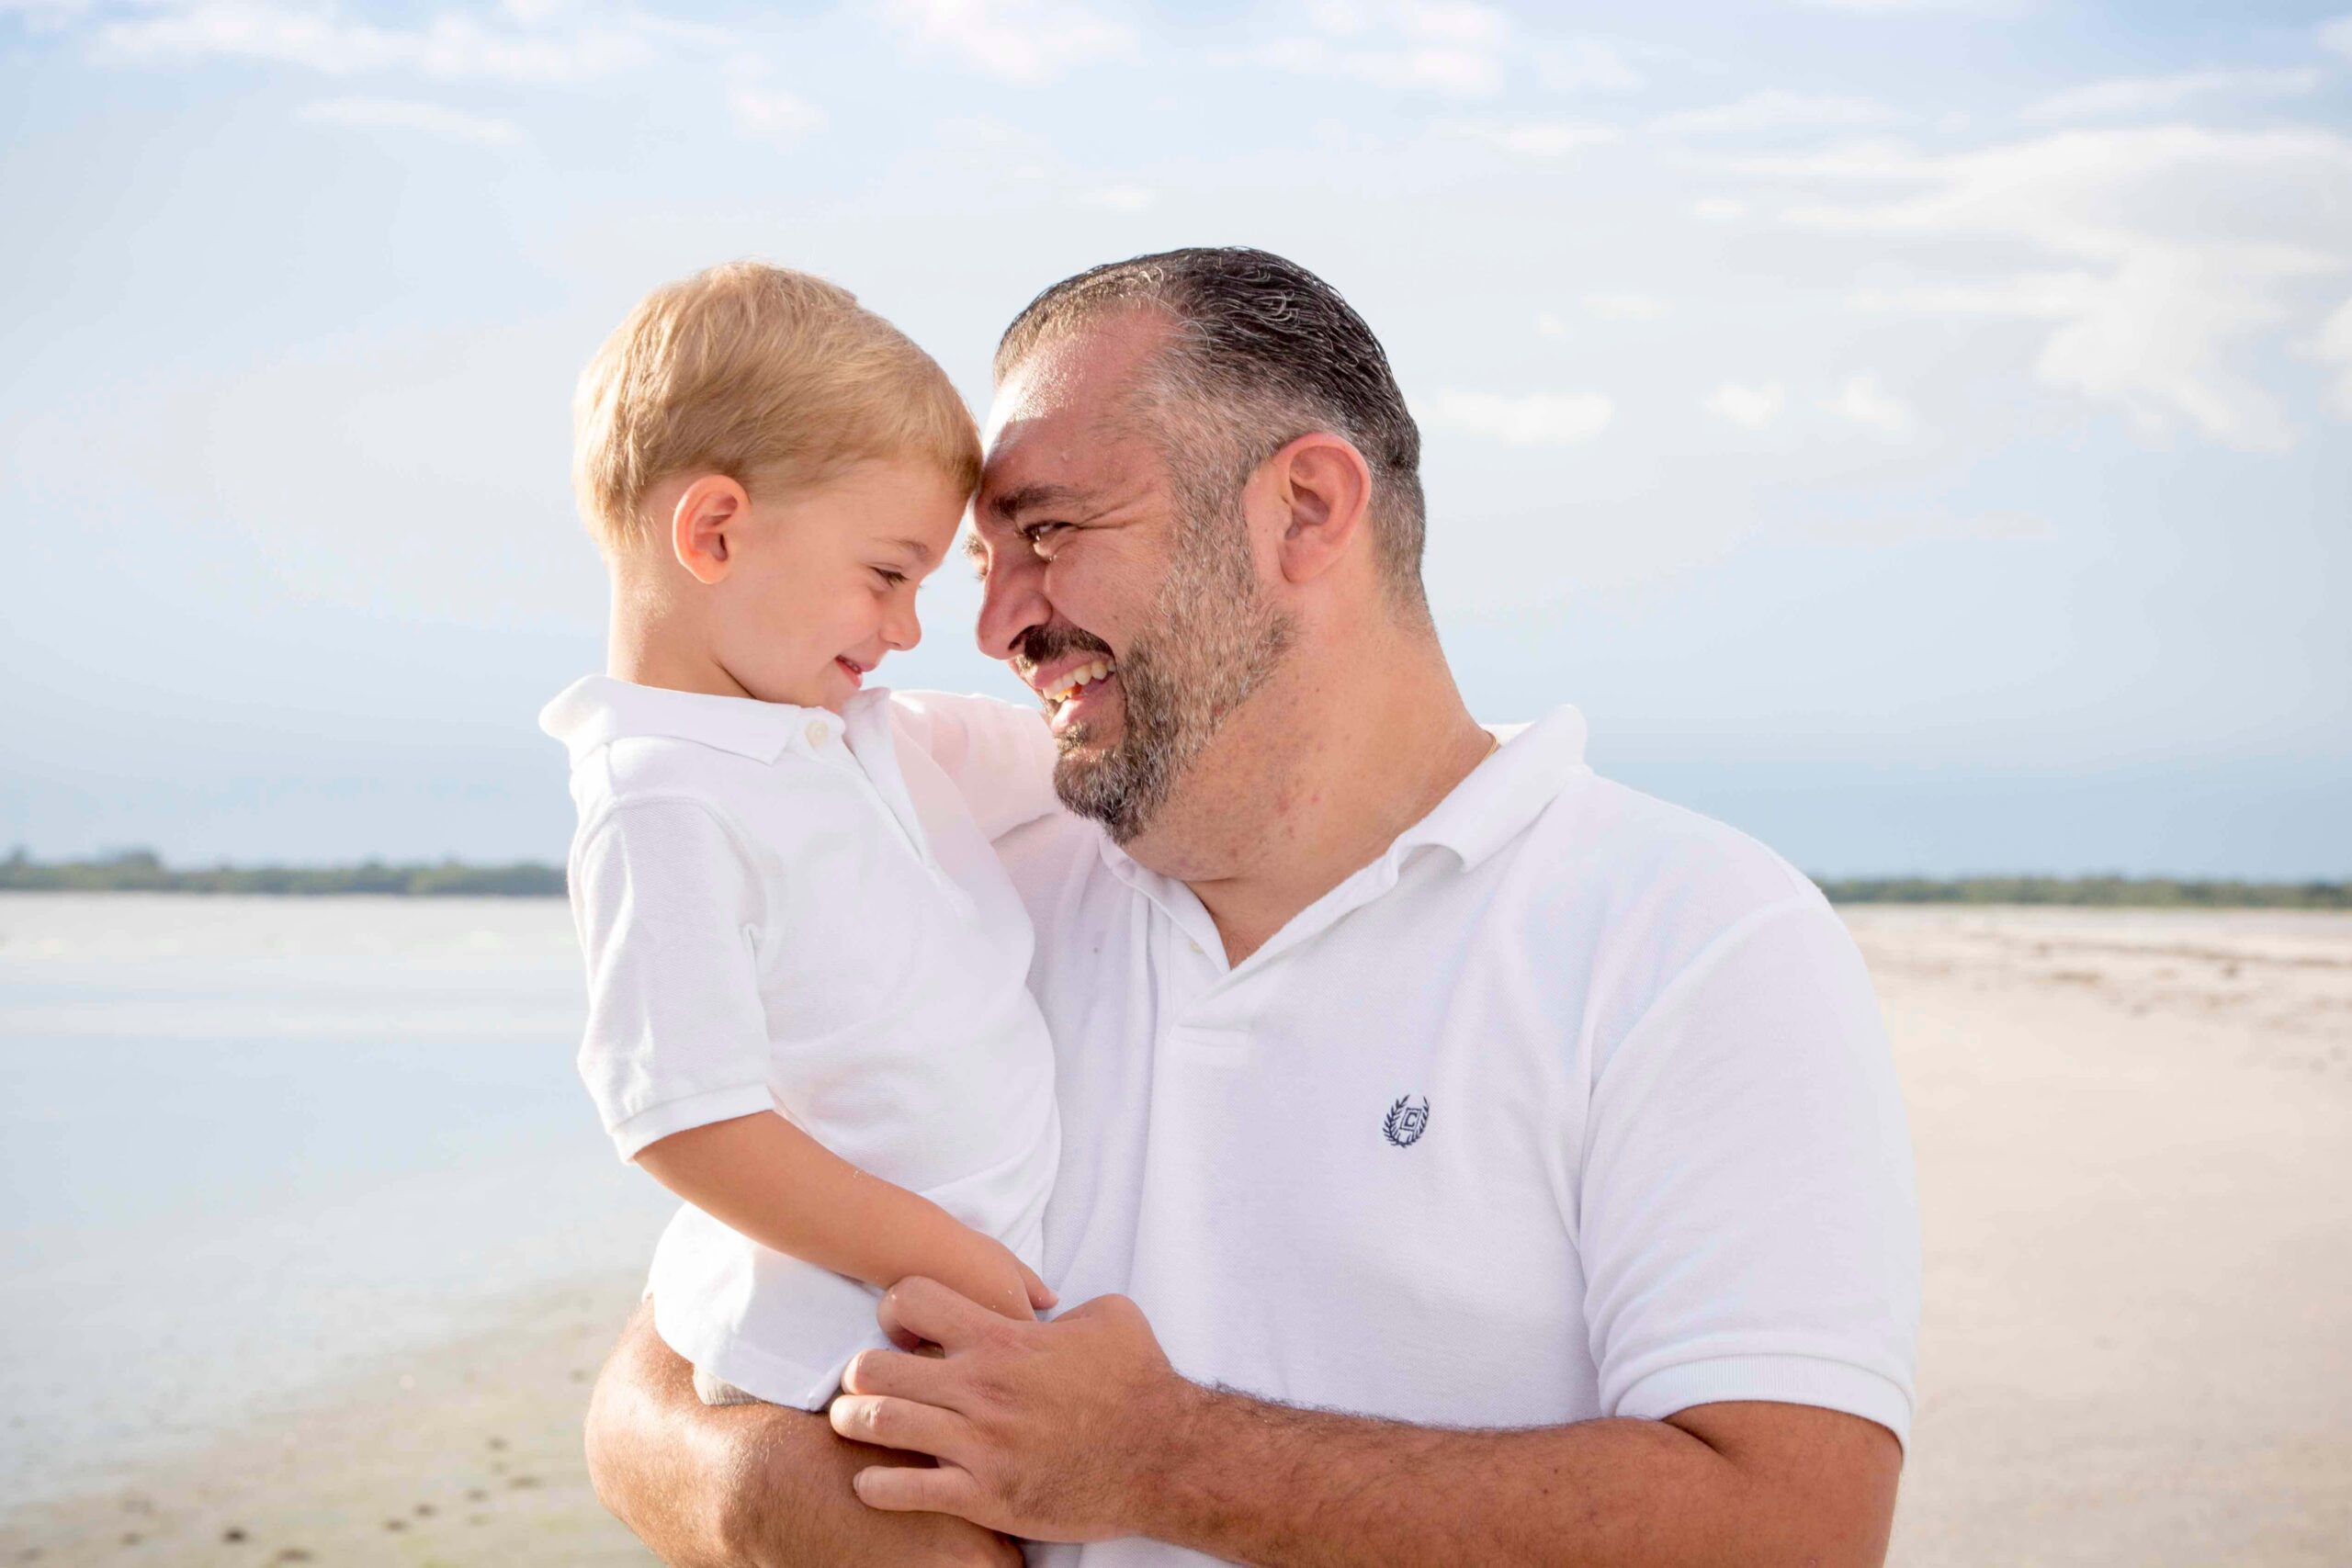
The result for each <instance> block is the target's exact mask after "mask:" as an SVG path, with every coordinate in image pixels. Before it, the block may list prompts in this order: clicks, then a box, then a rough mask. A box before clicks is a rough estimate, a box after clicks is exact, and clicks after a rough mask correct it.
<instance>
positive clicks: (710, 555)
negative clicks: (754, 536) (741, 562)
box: [670, 474, 752, 583]
mask: <svg viewBox="0 0 2352 1568" xmlns="http://www.w3.org/2000/svg"><path fill="white" fill-rule="evenodd" d="M751 510H752V498H751V496H750V495H748V494H747V493H745V491H744V490H743V487H742V486H741V485H740V484H737V483H736V482H735V481H734V480H733V479H729V478H728V477H727V476H726V475H725V474H705V475H704V476H703V477H702V478H700V479H696V480H695V482H694V483H692V484H690V485H688V486H687V487H686V488H685V490H684V491H682V492H681V493H680V494H679V496H678V504H677V505H676V506H674V507H673V508H671V510H670V548H671V550H672V552H673V554H675V555H676V556H677V558H678V564H679V565H680V566H683V567H684V568H685V569H686V570H688V571H690V572H692V573H693V574H694V578H695V581H697V582H704V583H709V582H717V581H718V580H719V579H720V578H722V577H725V576H726V575H727V573H728V570H729V568H730V567H732V566H733V565H734V562H735V552H734V551H733V549H731V548H730V547H729V541H728V536H729V532H730V531H732V530H734V529H737V528H740V527H741V525H742V524H743V521H744V519H745V517H746V516H747V515H748V514H749V513H750V512H751Z"/></svg>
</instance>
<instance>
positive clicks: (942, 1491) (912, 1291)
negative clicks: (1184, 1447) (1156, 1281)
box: [832, 1280, 1203, 1540]
mask: <svg viewBox="0 0 2352 1568" xmlns="http://www.w3.org/2000/svg"><path fill="white" fill-rule="evenodd" d="M881 1318H882V1325H883V1327H884V1329H885V1330H886V1331H888V1334H889V1336H890V1337H891V1338H892V1339H893V1340H894V1341H896V1342H897V1343H899V1344H900V1345H903V1346H907V1347H909V1348H912V1347H914V1346H916V1345H918V1344H922V1343H929V1344H933V1345H937V1346H938V1347H939V1348H941V1349H942V1350H943V1351H944V1352H945V1353H944V1355H943V1356H939V1357H930V1356H917V1355H911V1354H907V1353H904V1352H899V1351H890V1350H867V1351H864V1352H862V1353H860V1354H859V1355H858V1357H857V1358H856V1359H854V1360H853V1361H851V1362H850V1365H849V1371H848V1374H847V1375H846V1376H845V1377H844V1378H843V1379H842V1388H843V1390H844V1391H845V1392H844V1393H842V1395H841V1397H840V1398H838V1399H836V1400H834V1401H833V1405H832V1423H833V1430H834V1431H836V1432H838V1433H840V1434H841V1435H842V1437H844V1438H851V1439H853V1440H854V1441H857V1442H861V1443H873V1444H878V1445H881V1446H883V1447H886V1448H892V1449H903V1450H910V1451H912V1452H916V1453H922V1454H930V1455H932V1456H933V1457H935V1458H936V1459H937V1460H938V1461H939V1463H938V1466H937V1467H936V1468H934V1469H913V1468H907V1467H905V1466H889V1465H876V1466H871V1467H869V1468H866V1469H864V1470H861V1471H859V1472H857V1475H856V1478H855V1481H856V1487H857V1495H858V1496H859V1497H861V1498H863V1499H864V1500H865V1502H866V1503H867V1504H869V1505H871V1506H874V1507H875V1508H877V1509H883V1510H887V1511H889V1512H893V1513H896V1512H899V1511H903V1510H909V1509H922V1510H930V1511H933V1512H937V1513H946V1514H955V1515H959V1516H961V1517H964V1518H967V1519H970V1520H972V1521H974V1522H975V1523H978V1524H982V1525H986V1526H988V1527H989V1529H998V1530H1003V1531H1005V1532H1006V1533H1008V1534H1011V1535H1017V1536H1025V1537H1027V1538H1029V1539H1030V1540H1103V1539H1105V1538H1107V1537H1111V1536H1118V1535H1131V1534H1134V1533H1136V1529H1137V1521H1138V1519H1139V1517H1141V1515H1140V1513H1139V1506H1140V1505H1141V1503H1142V1501H1143V1498H1144V1496H1145V1495H1146V1493H1147V1491H1148V1488H1149V1486H1150V1484H1151V1482H1152V1480H1153V1477H1154V1476H1155V1474H1156V1473H1157V1472H1158V1471H1159V1464H1158V1462H1157V1460H1156V1459H1155V1458H1154V1457H1153V1456H1160V1455H1165V1454H1167V1453H1168V1452H1169V1451H1170V1447H1169V1446H1170V1444H1171V1443H1181V1442H1182V1440H1183V1434H1184V1431H1185V1429H1186V1427H1187V1424H1188V1421H1189V1419H1190V1416H1191V1415H1192V1413H1193V1411H1194V1410H1195V1409H1196V1408H1197V1403H1198V1401H1199V1400H1200V1398H1201V1397H1202V1394H1203V1391H1202V1390H1201V1389H1199V1388H1197V1387H1196V1386H1195V1385H1193V1383H1190V1382H1186V1381H1185V1380H1184V1379H1183V1378H1182V1377H1180V1376H1178V1375H1177V1372H1176V1371H1175V1369H1174V1368H1173V1367H1170V1365H1169V1364H1168V1358H1167V1356H1166V1355H1165V1354H1163V1353H1162V1352H1161V1350H1160V1348H1159V1340H1158V1339H1156V1338H1155V1337H1153V1335H1152V1332H1151V1325H1149V1324H1148V1323H1146V1322H1145V1321H1144V1316H1143V1314H1142V1312H1141V1311H1139V1310H1138V1309H1137V1308H1136V1304H1135V1303H1133V1302H1131V1301H1128V1300H1127V1299H1126V1298H1125V1297H1124V1296H1101V1297H1097V1298H1096V1299H1095V1300H1093V1301H1091V1302H1087V1303H1084V1304H1082V1305H1080V1306H1076V1307H1073V1308H1071V1309H1070V1310H1069V1312H1067V1313H1064V1314H1062V1315H1061V1316H1060V1317H1059V1318H1057V1319H1056V1320H1055V1321H1054V1322H1052V1323H1016V1322H1013V1321H1012V1320H1010V1319H1007V1318H1004V1317H1000V1316H998V1315H997V1314H994V1313H991V1312H988V1311H986V1310H984V1309H982V1308H981V1307H978V1306H977V1305H975V1304H974V1303H971V1302H968V1301H967V1300H965V1299H964V1298H963V1297H962V1296H959V1295H957V1294H956V1292H953V1291H951V1290H949V1289H948V1288H947V1287H946V1286H944V1285H942V1284H940V1283H938V1282H937V1281H935V1280H901V1281H900V1282H899V1284H898V1285H897V1286H895V1287H894V1288H892V1289H891V1290H890V1292H888V1294H886V1295H885V1296H884V1297H883V1298H882V1312H881Z"/></svg>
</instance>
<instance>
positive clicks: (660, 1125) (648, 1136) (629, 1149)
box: [609, 1084, 775, 1160]
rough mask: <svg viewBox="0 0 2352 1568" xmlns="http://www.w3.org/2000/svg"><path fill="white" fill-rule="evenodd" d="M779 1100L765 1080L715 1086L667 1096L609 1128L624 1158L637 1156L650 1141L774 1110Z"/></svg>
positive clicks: (615, 1145) (616, 1146)
mask: <svg viewBox="0 0 2352 1568" xmlns="http://www.w3.org/2000/svg"><path fill="white" fill-rule="evenodd" d="M773 1110H775V1100H774V1099H773V1098H772V1097H771V1096H770V1095H769V1094H768V1087H767V1085H765V1084H739V1085H737V1086H735V1087H734V1088H732V1089H712V1090H710V1091H709V1092H708V1093H707V1094H690V1095H688V1096H686V1097H685V1098H684V1099H683V1100H664V1101H662V1103H661V1104H660V1105H655V1106H650V1107H648V1108H647V1109H645V1110H643V1111H639V1112H638V1113H637V1114H636V1115H634V1116H629V1117H625V1118H623V1119H622V1120H621V1121H619V1122H616V1123H615V1124H614V1125H613V1126H612V1127H611V1128H610V1129H609V1131H610V1132H611V1134H612V1135H613V1146H614V1147H615V1148H616V1149H618V1150H619V1151H620V1156H621V1158H623V1159H624V1160H632V1159H635V1158H636V1157H637V1156H638V1151H639V1150H640V1149H642V1148H644V1147H645V1145H648V1144H650V1143H655V1142H658V1141H659V1140H661V1139H662V1138H666V1137H668V1136H669V1135H670V1134H673V1133H683V1132H684V1131H685V1130H686V1129H687V1128H689V1127H707V1126H709V1125H710V1124H711V1123H712V1122H731V1121H733V1120H734V1119H735V1118H736V1117H738V1116H750V1115H752V1114H753V1113H755V1112H757V1111H773Z"/></svg>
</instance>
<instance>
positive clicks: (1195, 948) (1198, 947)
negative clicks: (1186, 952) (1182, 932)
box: [1193, 942, 1205, 956]
mask: <svg viewBox="0 0 2352 1568" xmlns="http://www.w3.org/2000/svg"><path fill="white" fill-rule="evenodd" d="M1200 951H1201V944H1200V943H1199V942H1194V943H1193V952H1194V953H1199V952H1200ZM1204 956H1205V954H1204Z"/></svg>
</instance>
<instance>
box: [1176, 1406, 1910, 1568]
mask: <svg viewBox="0 0 2352 1568" xmlns="http://www.w3.org/2000/svg"><path fill="white" fill-rule="evenodd" d="M1678 1423H1679V1424H1678ZM1792 1438H1795V1439H1796V1443H1795V1446H1794V1447H1793V1448H1792V1446H1791V1439H1792ZM1168 1443H1169V1449H1168V1453H1167V1456H1166V1457H1167V1461H1168V1462H1167V1463H1166V1464H1165V1465H1164V1466H1159V1467H1155V1468H1156V1472H1157V1479H1156V1481H1155V1483H1153V1484H1152V1486H1151V1487H1150V1488H1149V1489H1148V1495H1145V1496H1142V1497H1139V1498H1137V1499H1136V1505H1137V1508H1138V1517H1137V1520H1136V1526H1137V1529H1138V1530H1139V1531H1140V1532H1141V1533H1144V1534H1148V1535H1151V1536H1155V1537H1158V1538H1159V1539H1160V1540H1168V1541H1171V1542H1174V1543H1176V1544H1179V1545H1182V1546H1187V1547H1191V1548H1193V1550H1195V1551H1204V1552H1206V1553H1209V1554H1211V1555H1213V1556H1216V1557H1221V1558H1227V1559H1230V1560H1233V1561H1236V1562H1250V1563H1257V1564H1262V1565H1265V1568H1324V1565H1326V1564H1330V1565H1334V1568H1337V1565H1342V1564H1350V1563H1361V1562H1478V1563H1496V1564H1509V1563H1544V1564H1551V1565H1560V1564H1602V1563H1608V1564H1625V1563H1650V1562H1659V1563H1663V1562H1673V1563H1678V1564H1704V1563H1724V1564H1735V1563H1736V1564H1743V1565H1747V1564H1770V1563H1775V1562H1791V1563H1808V1564H1818V1565H1820V1568H1837V1565H1844V1564H1875V1563H1878V1562H1882V1561H1883V1558H1884V1556H1885V1551H1886V1534H1887V1527H1888V1524H1889V1522H1890V1521H1891V1519H1892V1516H1893V1510H1894V1481H1895V1477H1896V1474H1897V1473H1898V1472H1899V1470H1900V1467H1901V1453H1900V1450H1899V1449H1898V1448H1897V1447H1896V1445H1895V1443H1894V1438H1893V1437H1892V1436H1891V1435H1890V1434H1888V1433H1887V1432H1885V1431H1884V1430H1883V1428H1880V1427H1875V1426H1873V1425H1871V1424H1870V1423H1868V1422H1864V1421H1860V1420H1859V1419H1857V1418H1855V1417H1852V1416H1840V1415H1838V1414H1837V1413H1835V1412H1830V1411H1821V1410H1808V1409H1805V1408H1804V1407H1800V1406H1793V1405H1753V1404H1751V1405H1736V1404H1720V1405H1712V1406H1703V1407H1702V1408H1701V1409H1699V1410H1695V1411H1691V1412H1686V1413H1685V1415H1684V1416H1681V1417H1678V1418H1677V1422H1662V1421H1636V1420H1605V1421H1589V1422H1584V1423H1580V1424H1578V1425H1576V1426H1570V1427H1538V1428H1531V1429H1526V1430H1518V1431H1465V1430H1456V1429H1451V1428H1443V1427H1414V1426H1408V1425H1406V1424H1404V1423H1401V1422H1393V1421H1381V1420H1375V1419H1372V1418H1370V1417H1365V1416H1345V1415H1337V1414H1333V1413H1330V1412H1326V1411H1317V1410H1300V1409H1296V1408H1294V1407H1291V1406H1288V1405H1282V1404H1268V1403H1266V1402H1263V1401H1260V1400H1256V1399H1252V1398H1250V1397H1248V1396H1246V1395H1242V1394H1238V1393H1230V1392H1227V1391H1224V1390H1204V1391H1201V1393H1200V1397H1199V1399H1198V1400H1197V1401H1196V1402H1194V1403H1193V1405H1192V1407H1191V1408H1190V1409H1189V1410H1188V1412H1187V1413H1186V1417H1185V1418H1184V1419H1182V1421H1179V1422H1176V1423H1173V1424H1171V1425H1170V1427H1169V1429H1168ZM1768 1455H1769V1456H1770V1457H1769V1458H1767V1457H1764V1456H1768Z"/></svg>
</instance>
